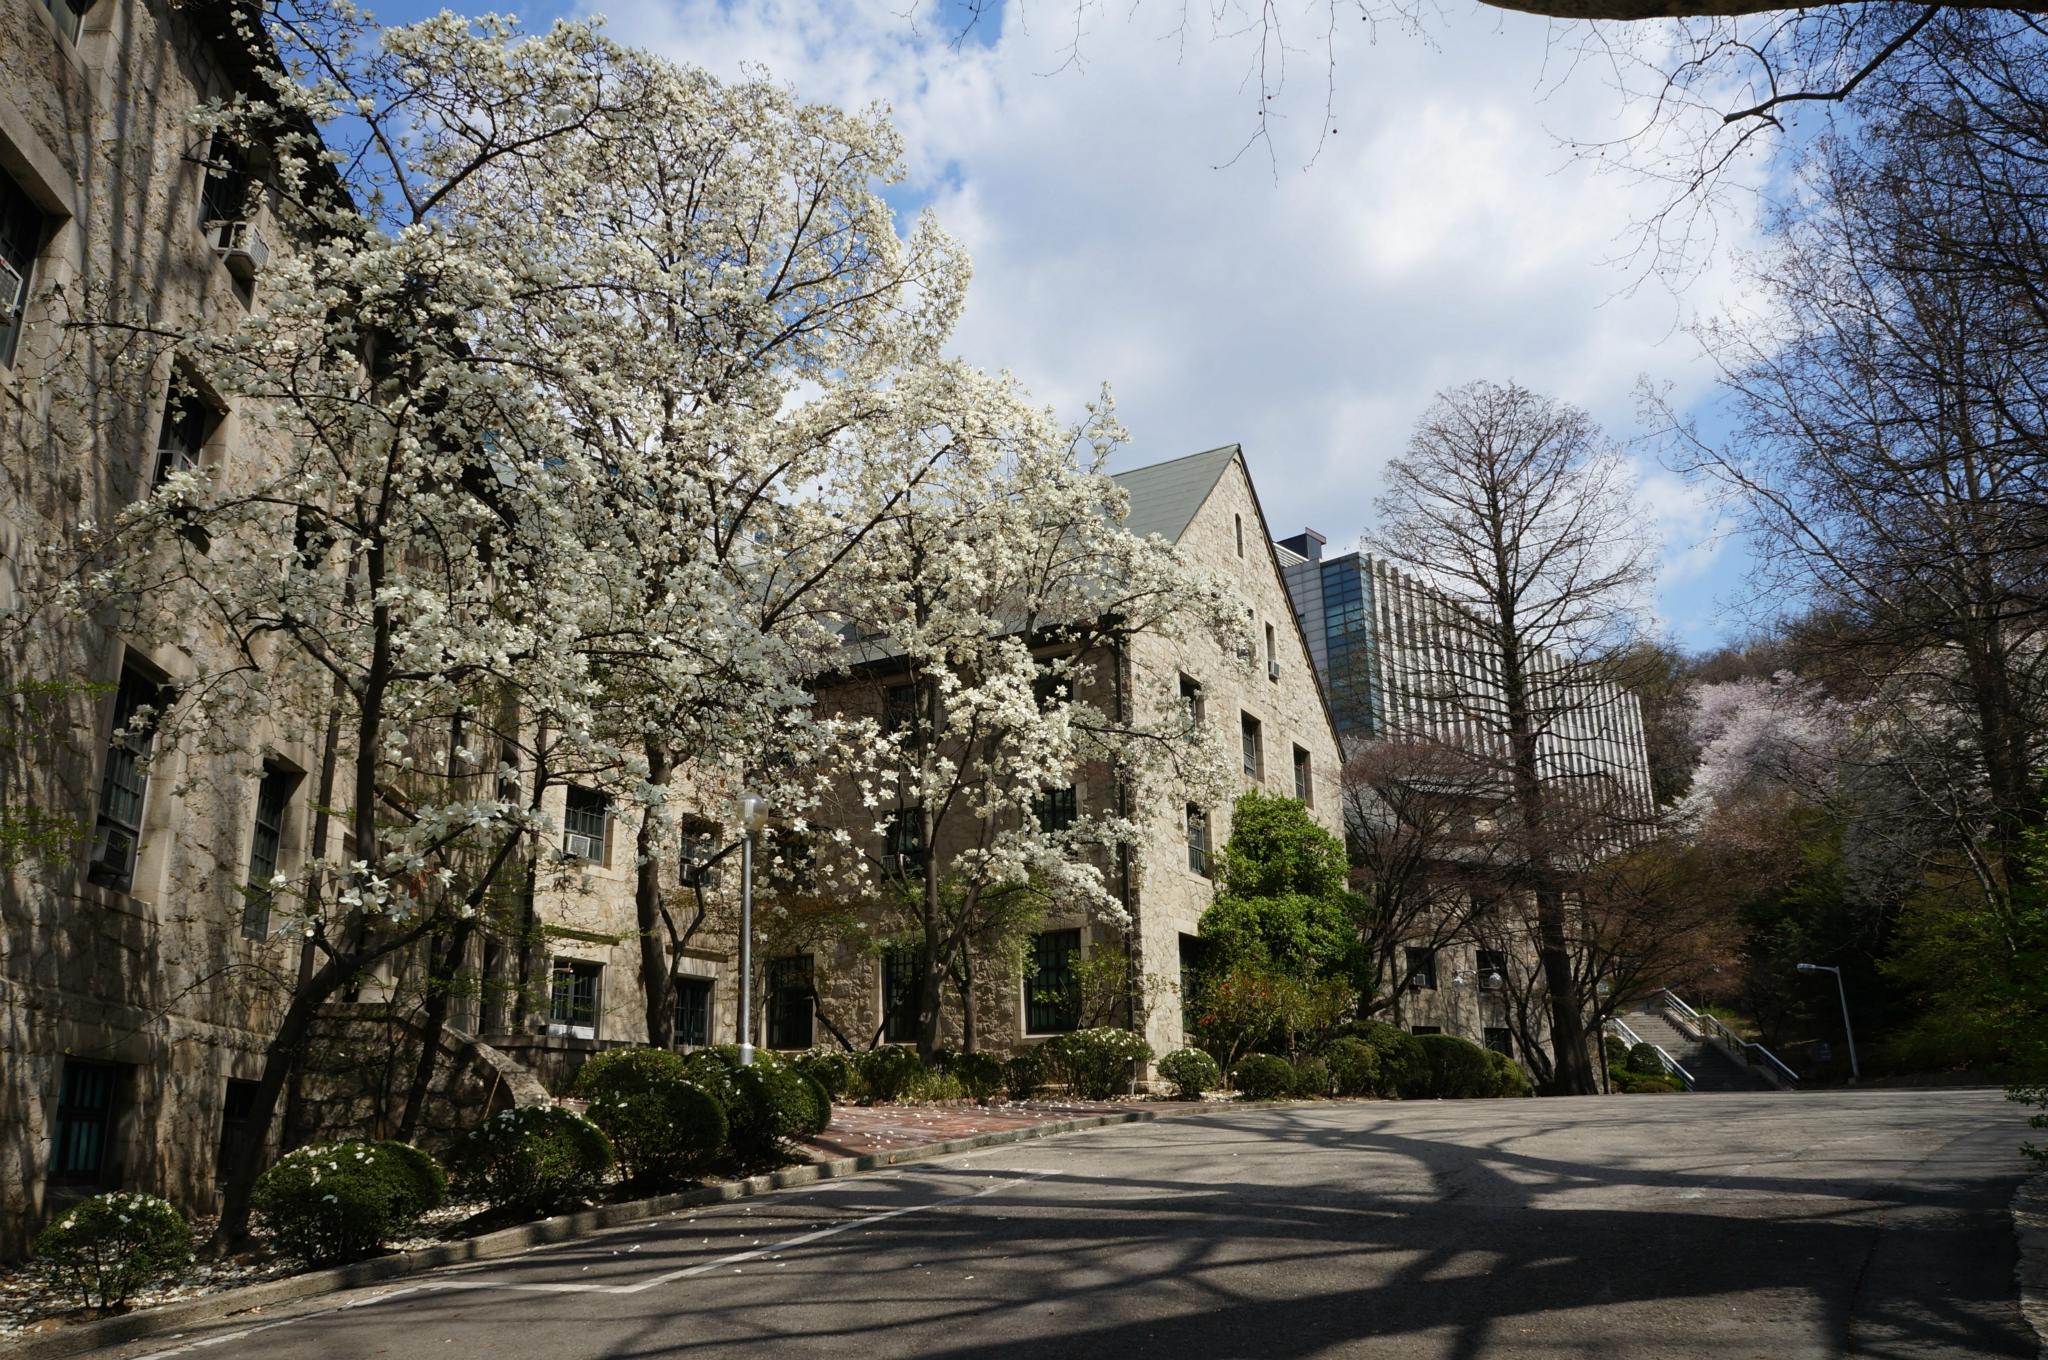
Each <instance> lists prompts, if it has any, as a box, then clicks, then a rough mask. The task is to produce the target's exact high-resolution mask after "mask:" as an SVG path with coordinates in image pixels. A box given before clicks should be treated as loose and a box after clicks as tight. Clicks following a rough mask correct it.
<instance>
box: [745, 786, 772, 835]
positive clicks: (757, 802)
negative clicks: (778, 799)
mask: <svg viewBox="0 0 2048 1360" xmlns="http://www.w3.org/2000/svg"><path fill="white" fill-rule="evenodd" d="M739 812H740V825H741V826H742V827H744V828H745V829H746V831H747V834H748V835H752V834H753V833H754V832H756V831H759V830H760V829H761V824H762V823H763V822H765V821H767V820H768V800H767V799H766V798H763V797H762V796H761V795H760V794H758V793H743V794H741V795H740V799H739Z"/></svg>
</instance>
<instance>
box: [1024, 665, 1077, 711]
mask: <svg viewBox="0 0 2048 1360" xmlns="http://www.w3.org/2000/svg"><path fill="white" fill-rule="evenodd" d="M1073 692H1074V686H1073V682H1072V681H1070V680H1069V679H1068V678H1067V677H1066V676H1064V675H1061V674H1059V673H1058V672H1057V671H1055V670H1054V669H1053V663H1052V662H1050V661H1041V662H1039V663H1038V669H1037V672H1036V673H1035V674H1034V675H1033V676H1032V677H1031V697H1032V699H1033V700H1034V701H1035V702H1036V703H1037V705H1038V708H1039V711H1040V712H1044V711H1045V710H1046V709H1049V708H1058V707H1059V706H1060V705H1061V704H1063V703H1065V702H1066V701H1067V699H1068V698H1069V697H1070V696H1071V695H1072V694H1073Z"/></svg>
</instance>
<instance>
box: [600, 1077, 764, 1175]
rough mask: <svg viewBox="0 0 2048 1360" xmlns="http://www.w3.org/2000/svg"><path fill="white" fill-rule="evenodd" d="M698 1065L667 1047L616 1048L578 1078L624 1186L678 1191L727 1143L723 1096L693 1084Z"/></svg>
mask: <svg viewBox="0 0 2048 1360" xmlns="http://www.w3.org/2000/svg"><path fill="white" fill-rule="evenodd" d="M702 1056H703V1055H702V1054H693V1055H692V1057H693V1058H699V1057H702ZM699 1067H701V1064H700V1065H691V1064H686V1063H685V1061H684V1059H683V1058H682V1057H680V1056H679V1055H677V1054H674V1053H671V1052H669V1051H668V1050H667V1049H663V1048H614V1049H609V1050H607V1051H605V1052H603V1053H599V1054H597V1055H596V1056H594V1057H593V1058H591V1059H590V1061H588V1062H586V1063H584V1064H583V1070H582V1071H581V1072H578V1073H577V1074H576V1094H577V1095H578V1096H579V1097H581V1098H582V1099H583V1100H585V1101H587V1102H589V1113H590V1122H591V1123H593V1124H595V1125H597V1126H598V1128H600V1129H602V1130H604V1134H605V1137H607V1138H609V1139H610V1140H611V1144H612V1151H613V1152H614V1153H615V1154H616V1155H617V1157H618V1159H619V1169H620V1171H622V1172H623V1173H624V1174H625V1177H626V1179H627V1180H629V1181H631V1182H633V1183H634V1184H636V1185H643V1186H646V1185H657V1186H658V1185H673V1184H675V1183H677V1182H678V1181H682V1180H687V1179H688V1178H689V1177H690V1176H692V1175H694V1174H695V1173H696V1172H698V1171H700V1170H702V1169H703V1167H704V1165H705V1164H706V1163H708V1162H709V1161H710V1160H711V1159H712V1158H714V1157H716V1156H717V1155H718V1150H719V1149H720V1148H721V1147H723V1146H724V1145H725V1141H726V1120H727V1111H726V1109H725V1108H724V1102H723V1101H721V1100H720V1098H719V1095H720V1094H721V1093H716V1092H713V1091H709V1090H707V1089H705V1086H704V1084H703V1083H701V1082H700V1081H697V1080H693V1079H692V1078H693V1076H694V1075H695V1074H696V1072H697V1071H698V1069H699Z"/></svg>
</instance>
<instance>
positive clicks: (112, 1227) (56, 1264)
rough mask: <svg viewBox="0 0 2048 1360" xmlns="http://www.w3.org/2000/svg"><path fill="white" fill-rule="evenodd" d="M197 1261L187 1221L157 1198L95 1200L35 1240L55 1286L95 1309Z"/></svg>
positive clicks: (110, 1196) (122, 1300)
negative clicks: (192, 1261)
mask: <svg viewBox="0 0 2048 1360" xmlns="http://www.w3.org/2000/svg"><path fill="white" fill-rule="evenodd" d="M191 1259H192V1229H191V1226H190V1225H189V1224H187V1223H186V1222H185V1216H184V1215H183V1214H181V1213H179V1212H178V1211H177V1210H176V1209H173V1208H172V1207H171V1206H170V1204H169V1202H168V1201H166V1200H161V1199H158V1198H157V1197H156V1196H155V1195H140V1194H131V1193H127V1192H124V1191H115V1192H114V1193H112V1194H106V1195H94V1196H93V1197H92V1198H91V1199H89V1200H86V1201H85V1202H84V1203H83V1204H78V1205H75V1206H73V1207H72V1208H71V1209H69V1210H67V1211H66V1212H65V1214H64V1215H63V1217H61V1218H57V1219H53V1220H52V1221H51V1222H50V1223H49V1224H48V1225H47V1226H45V1227H44V1229H43V1230H42V1231H41V1232H39V1233H37V1234H36V1260H37V1261H38V1262H40V1263H41V1265H42V1267H43V1271H44V1273H45V1274H47V1275H48V1276H49V1278H50V1283H51V1284H52V1285H54V1286H55V1287H57V1288H58V1289H61V1290H63V1291H64V1292H65V1293H67V1294H72V1295H75V1296H77V1298H78V1300H79V1302H80V1303H82V1304H83V1305H85V1306H86V1307H88V1308H90V1307H93V1306H95V1305H97V1306H98V1307H100V1308H115V1307H118V1306H120V1305H121V1304H123V1303H126V1302H127V1301H128V1300H129V1299H130V1298H131V1297H133V1296H134V1295H135V1294H136V1293H138V1292H139V1291H141V1290H142V1289H144V1288H146V1287H147V1286H149V1285H152V1284H154V1283H156V1282H157V1281H158V1280H161V1279H163V1278H165V1277H166V1276H169V1275H175V1274H176V1273H177V1272H178V1271H179V1270H181V1269H183V1268H184V1267H185V1265H186V1264H187V1263H188V1262H190V1261H191Z"/></svg>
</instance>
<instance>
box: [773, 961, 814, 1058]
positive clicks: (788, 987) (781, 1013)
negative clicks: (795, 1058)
mask: <svg viewBox="0 0 2048 1360" xmlns="http://www.w3.org/2000/svg"><path fill="white" fill-rule="evenodd" d="M764 972H765V974H766V977H765V979H764V980H765V981H766V983H767V985H766V986H765V987H763V988H762V989H761V990H762V992H763V996H762V1002H763V1005H762V1009H763V1010H764V1011H766V1012H767V1014H766V1015H764V1016H763V1017H762V1021H763V1023H762V1026H761V1037H762V1039H763V1040H765V1041H766V1042H765V1044H764V1047H767V1048H772V1049H777V1050H783V1051H788V1050H798V1049H806V1048H809V1047H810V1046H811V1045H812V1044H813V1043H815V1042H816V1040H817V1032H818V971H817V958H816V957H815V956H814V955H811V954H783V955H780V956H779V957H776V958H772V959H770V960H768V964H767V967H766V969H765V970H764ZM797 979H801V980H802V981H801V984H800V985H797V986H792V983H793V982H794V981H795V980H797ZM799 1014H801V1016H802V1024H801V1030H802V1034H803V1042H802V1043H786V1042H782V1041H783V1040H786V1039H789V1038H791V1037H793V1036H792V1035H791V1034H790V1033H789V1032H788V1028H789V1027H790V1026H792V1025H795V1024H796V1021H797V1016H798V1015H799Z"/></svg>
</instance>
